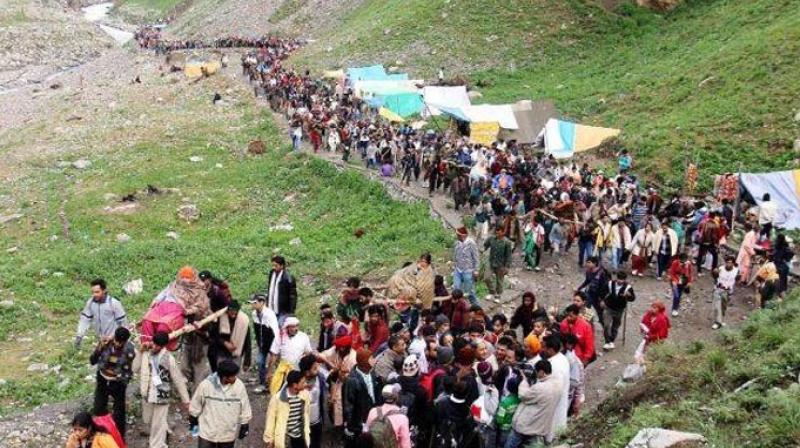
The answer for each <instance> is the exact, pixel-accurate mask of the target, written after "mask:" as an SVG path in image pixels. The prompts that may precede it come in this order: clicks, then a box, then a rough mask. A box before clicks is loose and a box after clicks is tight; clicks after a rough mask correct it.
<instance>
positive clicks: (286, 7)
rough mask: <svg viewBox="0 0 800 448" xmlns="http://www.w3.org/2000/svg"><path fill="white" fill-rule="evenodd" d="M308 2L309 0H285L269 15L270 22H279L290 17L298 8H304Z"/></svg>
mask: <svg viewBox="0 0 800 448" xmlns="http://www.w3.org/2000/svg"><path fill="white" fill-rule="evenodd" d="M307 2H308V0H284V2H283V3H281V4H280V6H278V8H277V9H276V10H275V12H273V13H272V15H271V16H269V20H268V21H269V23H278V22H280V21H281V20H284V19H286V18H288V17H290V16H291V15H292V14H293V13H295V12H296V11H297V10H298V9H300V8H302V7H303V5H305V4H306V3H307Z"/></svg>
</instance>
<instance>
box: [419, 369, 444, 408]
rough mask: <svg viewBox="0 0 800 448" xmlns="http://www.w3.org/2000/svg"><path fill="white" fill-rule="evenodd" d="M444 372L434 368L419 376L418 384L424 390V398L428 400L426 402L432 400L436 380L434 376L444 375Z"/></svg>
mask: <svg viewBox="0 0 800 448" xmlns="http://www.w3.org/2000/svg"><path fill="white" fill-rule="evenodd" d="M444 373H445V372H444V370H442V369H436V370H434V371H432V372H428V373H426V374H424V375H422V377H420V379H419V385H420V386H422V389H423V390H424V391H425V398H426V399H427V400H428V402H432V401H433V392H434V382H435V381H436V378H438V377H440V376H442V375H444Z"/></svg>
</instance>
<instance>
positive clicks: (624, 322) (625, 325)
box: [622, 306, 628, 347]
mask: <svg viewBox="0 0 800 448" xmlns="http://www.w3.org/2000/svg"><path fill="white" fill-rule="evenodd" d="M627 330H628V307H627V306H626V307H625V314H623V315H622V346H623V347H625V339H626V336H625V335H626V333H627V332H628V331H627Z"/></svg>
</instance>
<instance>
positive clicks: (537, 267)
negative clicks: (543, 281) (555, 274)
mask: <svg viewBox="0 0 800 448" xmlns="http://www.w3.org/2000/svg"><path fill="white" fill-rule="evenodd" d="M533 270H534V271H536V272H540V271H541V270H542V268H540V267H539V266H536V267H535V268H533Z"/></svg>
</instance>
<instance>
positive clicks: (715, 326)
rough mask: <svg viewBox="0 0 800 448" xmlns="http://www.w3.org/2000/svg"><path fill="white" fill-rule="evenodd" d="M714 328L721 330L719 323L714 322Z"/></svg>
mask: <svg viewBox="0 0 800 448" xmlns="http://www.w3.org/2000/svg"><path fill="white" fill-rule="evenodd" d="M711 329H712V330H719V324H718V323H716V322H714V325H712V326H711Z"/></svg>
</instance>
